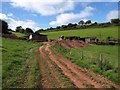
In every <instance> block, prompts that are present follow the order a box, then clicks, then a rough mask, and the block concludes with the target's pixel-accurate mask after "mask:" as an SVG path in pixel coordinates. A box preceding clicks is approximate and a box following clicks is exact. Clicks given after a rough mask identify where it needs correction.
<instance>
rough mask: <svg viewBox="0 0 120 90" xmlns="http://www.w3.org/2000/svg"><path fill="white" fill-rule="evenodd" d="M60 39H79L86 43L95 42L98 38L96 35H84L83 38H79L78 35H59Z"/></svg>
mask: <svg viewBox="0 0 120 90" xmlns="http://www.w3.org/2000/svg"><path fill="white" fill-rule="evenodd" d="M59 39H60V40H63V39H65V40H81V41H83V42H86V43H92V42H97V41H98V39H97V38H96V37H84V38H80V37H79V36H66V37H64V36H61V37H59Z"/></svg>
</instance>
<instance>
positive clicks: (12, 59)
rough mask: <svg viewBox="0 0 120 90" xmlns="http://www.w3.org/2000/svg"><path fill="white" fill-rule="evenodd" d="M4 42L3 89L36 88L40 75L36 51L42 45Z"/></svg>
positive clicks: (8, 40) (9, 40)
mask: <svg viewBox="0 0 120 90" xmlns="http://www.w3.org/2000/svg"><path fill="white" fill-rule="evenodd" d="M2 40H3V42H2V43H3V45H2V76H3V77H2V83H3V88H10V87H12V88H13V87H15V88H16V87H22V88H23V87H27V88H33V87H36V86H37V81H38V78H37V76H38V75H39V73H38V67H37V65H36V64H37V61H36V60H37V59H38V57H39V56H37V55H38V53H37V51H36V50H37V48H38V47H39V46H41V44H40V43H35V42H34V43H33V42H27V41H21V40H12V39H5V38H3V39H2Z"/></svg>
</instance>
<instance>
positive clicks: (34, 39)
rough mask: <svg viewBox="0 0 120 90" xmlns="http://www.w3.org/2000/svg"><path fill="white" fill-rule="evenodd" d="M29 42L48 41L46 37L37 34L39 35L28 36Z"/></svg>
mask: <svg viewBox="0 0 120 90" xmlns="http://www.w3.org/2000/svg"><path fill="white" fill-rule="evenodd" d="M29 39H30V40H33V41H38V42H46V41H48V38H47V35H43V34H39V33H33V34H31V35H30V36H29Z"/></svg>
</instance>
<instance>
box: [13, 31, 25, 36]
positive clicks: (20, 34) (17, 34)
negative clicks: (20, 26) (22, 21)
mask: <svg viewBox="0 0 120 90" xmlns="http://www.w3.org/2000/svg"><path fill="white" fill-rule="evenodd" d="M12 33H13V34H15V35H16V36H17V37H24V36H25V34H23V33H19V32H12Z"/></svg>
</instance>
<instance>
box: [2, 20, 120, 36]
mask: <svg viewBox="0 0 120 90" xmlns="http://www.w3.org/2000/svg"><path fill="white" fill-rule="evenodd" d="M111 25H120V19H119V18H116V19H111V22H105V23H97V22H94V23H92V21H91V20H87V21H86V22H85V21H83V20H80V21H79V22H78V24H76V23H75V24H73V23H69V24H68V25H61V26H57V27H55V28H53V27H50V28H47V29H39V30H37V31H36V32H35V33H40V32H45V31H60V30H71V29H85V28H91V27H108V26H111ZM10 31H13V30H11V29H8V23H7V22H6V21H4V20H1V19H0V33H3V34H10ZM15 32H19V33H24V34H27V35H29V34H32V33H34V32H33V30H32V29H31V28H26V29H24V28H22V26H17V27H16V29H15Z"/></svg>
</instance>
